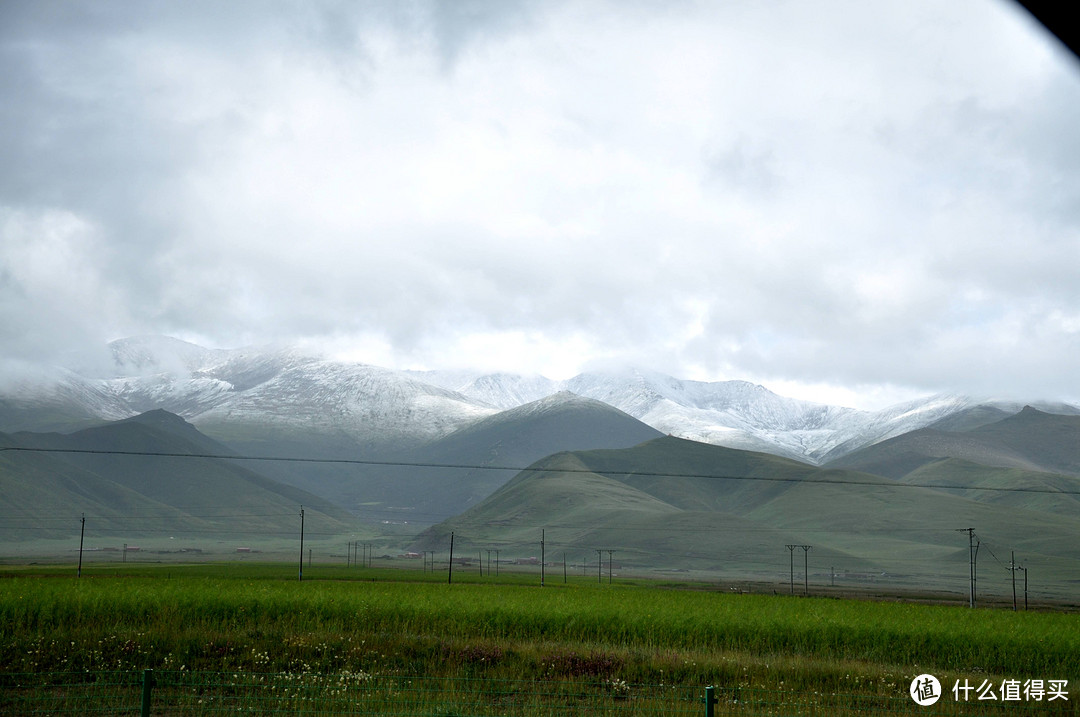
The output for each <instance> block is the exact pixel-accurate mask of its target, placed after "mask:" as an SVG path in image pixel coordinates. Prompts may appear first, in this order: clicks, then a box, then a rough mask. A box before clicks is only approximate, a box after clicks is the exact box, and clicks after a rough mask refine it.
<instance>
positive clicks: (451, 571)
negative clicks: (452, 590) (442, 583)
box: [431, 531, 454, 585]
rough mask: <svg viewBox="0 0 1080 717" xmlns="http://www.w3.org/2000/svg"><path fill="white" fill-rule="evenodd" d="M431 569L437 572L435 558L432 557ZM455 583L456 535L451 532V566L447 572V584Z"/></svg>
mask: <svg viewBox="0 0 1080 717" xmlns="http://www.w3.org/2000/svg"><path fill="white" fill-rule="evenodd" d="M431 569H432V571H433V572H434V570H435V556H432V563H431ZM453 582H454V533H453V531H451V532H450V566H449V568H448V570H447V571H446V584H447V585H450V584H452V583H453Z"/></svg>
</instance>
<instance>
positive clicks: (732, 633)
mask: <svg viewBox="0 0 1080 717" xmlns="http://www.w3.org/2000/svg"><path fill="white" fill-rule="evenodd" d="M0 630H2V632H0V680H2V682H0V684H2V685H3V691H2V692H0V711H4V712H11V711H13V709H14V708H13V707H12V705H14V704H16V703H15V702H11V701H9V702H7V703H5V702H3V700H4V699H9V700H12V699H14V697H15V696H16V695H20V696H21V697H26V696H27V695H29V694H31V693H33V691H34V690H35V689H38V690H45V689H46V687H45V686H43V685H44V682H43V680H46V678H41V679H40V680H39V681H38V683H35V682H34V680H33V679H30V678H29V677H28V676H30V675H38V676H43V675H44V676H47V675H54V676H56V677H55V679H57V680H58V679H61V677H60V676H70V675H74V674H82V675H86V674H92V675H104V674H108V673H137V672H141V671H143V670H147V669H152V670H155V671H161V672H162V673H163V674H184V673H187V674H189V675H193V674H200V673H205V674H213V675H226V676H229V679H230V680H233V681H234V683H235V684H240V683H243V684H245V685H248V686H254V687H252V689H256V690H261V691H263V692H267V691H273V690H277V689H279V687H280V689H281V690H282V691H284V690H285V689H286V685H291V686H292V687H295V688H299V686H300V685H304V684H307V685H311V684H314V683H318V682H320V681H323V682H327V683H333V684H334V685H340V686H341V687H340V689H341V690H342V691H343V693H344V692H345V691H347V690H348V688H349V686H350V685H352V686H353V692H354V693H355V692H356V689H358V688H359V687H360V686H362V685H367V684H372V685H373V684H376V683H379V681H380V680H381V681H386V680H409V679H421V678H422V679H423V680H426V681H428V682H430V681H442V682H447V681H449V682H454V681H467V682H468V684H471V685H484V686H485V687H484V688H483V689H485V690H491V689H492V686H497V685H521V684H531V685H536V684H548V685H562V684H567V683H570V684H588V685H591V686H592V687H590V689H593V690H595V691H596V692H597V693H598V694H600V695H603V696H606V697H608V698H611V697H618V696H620V695H622V694H624V693H625V694H638V693H641V694H644V693H645V692H647V691H649V690H653V691H655V690H656V689H660V688H666V689H667V690H673V691H683V692H679V694H687V695H691V697H684V699H683V703H684V704H687V705H689V704H691V703H693V701H694V700H697V699H698V697H696V696H694V695H697V696H700V694H701V690H702V689H703V688H704V687H705V686H709V685H714V686H716V687H717V689H719V690H722V691H724V694H727V695H733V694H744V695H753V694H770V695H786V696H788V697H789V698H798V700H799V702H798V704H801V705H804V706H805V705H811V706H812V705H814V704H816V703H817V702H815V700H817V701H819V702H820V703H821V704H823V705H824V704H826V703H829V704H834V705H835V704H836V703H835V699H836V696H837V695H841V696H848V697H849V698H850V700H849V701H850V703H851V704H850V705H848V709H851V710H853V713H855V712H858V711H859V710H857V709H855V708H854V707H852V706H851V705H854V704H856V703H857V702H858V700H862V699H867V698H870V699H872V698H880V699H882V700H895V701H897V702H895V704H899V705H901V706H905V707H904V709H907V707H910V708H911V709H912V710H918V709H919V708H918V707H917V706H916V705H915V704H914V703H913V702H912V701H911V699H910V698H909V697H908V688H909V685H910V683H911V681H912V679H913V678H914V677H915V676H916V675H919V674H923V673H931V674H934V675H935V676H936V677H937V678H938V679H939V680H940V681H941V684H942V685H943V686H945V690H948V688H949V686H952V685H953V684H954V683H956V682H957V681H960V682H963V681H964V680H967V681H968V683H973V684H975V685H979V684H980V683H984V682H985V681H986V680H989V681H991V682H993V683H996V684H1001V683H1002V682H1003V681H1005V680H1017V681H1026V680H1068V684H1069V686H1070V687H1072V689H1073V693H1072V694H1069V699H1068V701H1066V700H1064V699H1059V700H1056V701H1055V702H1053V703H1051V702H1040V704H1039V705H1038V706H1039V707H1040V708H1041V710H1042V711H1051V712H1062V713H1075V707H1076V704H1077V702H1078V701H1080V693H1077V692H1076V687H1077V686H1078V685H1080V660H1078V659H1077V655H1080V617H1078V616H1077V615H1075V614H1069V613H1060V612H1058V613H1049V612H1023V611H1021V612H1013V611H1011V610H1003V609H976V610H970V609H967V608H966V607H963V608H962V607H956V606H940V605H921V604H912V603H898V602H870V601H849V600H836V599H828V598H814V597H810V598H799V597H790V596H776V595H743V594H731V593H728V592H722V591H717V590H710V589H707V586H696V589H689V588H688V587H687V586H683V587H679V588H675V587H672V586H670V585H665V584H662V583H655V582H648V581H635V582H632V583H625V584H621V585H620V584H616V585H606V584H605V585H599V584H597V583H596V582H591V581H585V580H581V581H579V582H574V581H570V582H568V583H565V584H564V583H559V584H553V585H548V586H545V587H540V586H539V585H537V584H536V583H535V582H534V581H532V580H531V577H528V576H515V575H506V576H502V577H500V578H499V579H498V581H497V582H496V581H494V580H484V581H481V580H478V579H473V580H471V582H470V580H469V578H468V576H462V579H460V580H457V581H455V582H454V583H453V584H447V582H446V576H445V575H440V574H430V573H427V574H425V573H417V572H414V571H400V570H378V569H371V570H367V571H364V572H363V573H362V576H359V575H358V574H357V572H356V571H355V570H353V571H347V570H345V569H343V568H335V567H330V566H325V567H321V568H319V567H317V568H313V569H311V570H310V571H306V572H305V575H304V581H303V582H300V581H297V580H296V576H295V575H294V574H290V573H289V571H288V570H287V568H285V567H284V566H282V565H268V564H266V565H260V564H243V565H237V564H230V565H226V566H222V565H195V566H179V565H171V566H138V565H135V566H118V565H114V566H110V567H93V568H88V569H84V571H83V575H82V577H81V578H78V579H76V578H75V577H74V576H73V575H72V572H71V571H70V570H67V569H65V570H61V569H59V568H29V567H24V568H5V569H3V571H2V572H0ZM64 679H68V678H64ZM46 681H47V680H46ZM442 682H440V684H441V683H442ZM33 684H40V685H42V686H40V687H36V688H35V687H33V686H32V685H33ZM27 685H30V687H27ZM236 689H239V688H236V687H235V685H234V690H233V691H234V692H235V691H236ZM477 689H480V688H477ZM515 689H518V688H515ZM28 690H29V691H28ZM948 697H949V699H950V700H951V699H952V695H951V694H950V695H949V696H948ZM830 700H832V702H830ZM735 701H736V700H734V699H733V700H732V703H733V704H734V702H735ZM5 704H6V707H5ZM987 704H988V705H989V708H990V709H991V710H992V709H999V710H1001V713H1002V714H1011V713H1014V712H1016V711H1017V710H1018V709H1021V710H1022V709H1024V708H1025V707H1026V708H1028V709H1030V708H1031V707H1032V706H1033V705H1032V704H1031V703H1028V704H1026V705H1025V703H1024V702H1019V703H1004V702H996V703H987ZM986 706H987V705H983V704H980V705H978V707H979V708H980V710H979V713H986V712H987V711H988V710H987V709H983V708H984V707H986ZM367 709H368V710H369V711H370V710H373V709H375V708H373V707H371V706H369V707H368V708H367ZM800 710H801V711H800ZM800 710H797V711H794V712H784V711H781V712H780V713H785V714H795V713H799V714H809V713H811V711H812V709H811V708H809V707H808V708H805V709H802V708H800ZM14 711H17V710H14ZM841 711H842V710H841ZM890 711H892V710H890ZM769 712H770V710H762V711H758V712H745V713H747V714H750V713H755V714H757V713H760V714H766V713H769ZM428 713H429V712H422V711H417V712H409V714H428ZM464 713H465V714H487V712H480V711H473V712H464ZM502 713H507V712H505V711H503V712H492V714H502ZM522 713H523V714H529V713H533V714H540V713H542V712H541V711H539V710H536V711H532V712H529V711H525V712H522ZM543 713H547V712H543ZM638 713H641V714H645V713H647V712H646V711H645V710H644V709H642V710H639V711H638ZM688 713H691V714H698V713H700V714H704V708H701V709H698V707H696V706H695V707H693V710H692V711H689V712H688ZM720 713H721V714H723V713H724V712H723V711H721V712H720ZM739 713H743V712H739ZM927 713H930V712H922V714H927ZM430 714H446V712H437V711H435V712H430Z"/></svg>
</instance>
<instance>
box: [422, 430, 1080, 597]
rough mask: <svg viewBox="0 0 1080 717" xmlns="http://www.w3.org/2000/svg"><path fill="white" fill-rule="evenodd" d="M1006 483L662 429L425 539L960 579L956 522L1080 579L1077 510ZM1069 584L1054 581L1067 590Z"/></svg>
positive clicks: (557, 468) (645, 560) (647, 562)
mask: <svg viewBox="0 0 1080 717" xmlns="http://www.w3.org/2000/svg"><path fill="white" fill-rule="evenodd" d="M978 487H980V486H978V485H975V486H972V487H970V488H969V489H968V492H969V493H971V492H974V490H975V488H978ZM981 487H988V486H981ZM1008 495H1010V494H1005V496H1006V497H1005V498H1002V499H1001V500H997V499H995V500H991V501H982V500H971V499H970V498H969V497H967V496H966V495H954V494H951V493H949V492H947V491H941V490H934V489H930V488H925V487H915V486H912V485H906V484H903V483H898V482H896V481H894V480H891V479H888V478H884V477H880V476H873V475H869V474H865V473H859V472H855V471H849V470H836V469H832V470H830V469H819V468H815V467H814V466H811V465H808V464H805V463H799V462H797V461H790V460H787V459H784V458H780V457H776V456H771V455H767V454H761V453H752V452H746V451H739V450H736V449H728V448H723V447H718V446H711V445H704V444H698V443H694V442H691V441H685V440H682V439H676V438H671V437H665V438H660V439H656V440H653V441H650V442H647V443H645V444H641V445H638V446H635V447H633V448H628V449H621V450H603V451H578V452H570V453H562V454H558V455H555V456H551V457H548V458H546V459H543V460H541V461H538V462H537V463H535V464H533V465H532V466H530V468H529V469H527V470H525V471H522V472H521V473H520V474H519V475H517V476H515V478H514V479H513V480H511V481H509V482H508V483H506V484H505V485H504V486H503V487H502V488H500V489H499V490H497V491H496V492H495V493H493V494H492V495H491V496H490V497H489V498H488V499H487V500H485V501H483V502H482V503H480V504H479V505H477V506H475V507H473V508H471V509H470V510H468V511H466V512H465V513H463V514H461V515H460V516H457V517H455V518H453V519H450V520H448V521H445V522H444V523H442V524H439V525H437V526H433V527H432V528H431V529H430V530H428V531H426V532H425V533H424V534H423V535H422V536H421V537H420V538H419V539H418V541H417V543H416V546H415V547H416V549H425V550H426V549H431V550H440V549H441V550H445V547H446V545H447V543H448V541H449V535H450V533H451V532H453V533H454V534H455V540H456V545H459V546H461V548H460V549H461V550H463V551H470V550H471V551H475V550H480V549H484V548H491V547H496V546H499V547H500V549H502V550H504V551H505V552H506V553H507V554H508V555H514V554H519V555H520V554H526V555H529V554H536V552H537V545H538V542H537V541H538V539H539V535H540V534H541V532H543V533H544V534H545V535H546V540H547V541H548V543H547V547H548V549H550V550H553V551H558V552H560V553H568V554H571V555H576V556H578V557H577V559H578V560H580V561H586V560H587V559H588V556H589V554H590V552H592V553H595V552H596V551H598V550H600V549H612V550H615V551H617V552H618V554H619V555H620V556H621V560H622V561H623V562H624V564H632V565H635V566H636V567H637V569H639V570H647V569H652V570H657V569H661V568H664V567H666V568H667V569H671V568H672V567H681V568H682V569H702V570H709V571H719V572H721V574H724V575H728V576H732V577H735V576H738V577H749V576H757V577H761V578H764V579H770V580H783V579H785V578H786V577H787V573H788V567H789V566H788V559H789V558H790V559H791V561H792V563H793V561H794V560H795V553H794V552H790V550H791V549H795V548H797V547H798V546H800V545H808V546H812V548H811V549H812V555H808V556H806V559H809V560H812V561H814V562H815V564H816V565H818V566H821V565H822V564H824V565H827V566H830V568H831V569H838V570H839V571H840V572H842V573H844V572H845V571H846V573H850V574H852V575H854V574H858V575H861V576H863V577H862V578H861V579H864V580H869V579H871V578H870V577H869V576H877V577H876V578H874V579H876V580H884V581H893V582H898V583H903V584H905V585H908V586H910V587H918V586H920V585H921V586H924V587H925V586H927V585H935V586H939V587H943V588H946V589H955V590H957V591H960V590H963V589H964V588H965V587H966V585H965V578H966V577H967V541H966V536H961V535H959V534H958V532H957V530H958V529H959V528H963V527H967V526H975V527H976V529H977V531H978V536H979V539H980V541H981V543H982V544H983V545H984V547H985V548H986V552H984V553H983V555H984V560H985V559H987V556H994V555H997V556H1000V555H1002V554H1007V550H1009V549H1015V550H1017V551H1018V552H1019V553H1020V554H1021V556H1022V557H1023V558H1024V560H1026V561H1030V562H1031V563H1033V564H1037V565H1040V566H1043V567H1045V568H1046V569H1049V568H1050V566H1053V567H1054V569H1060V570H1062V571H1063V572H1062V575H1063V576H1064V575H1068V576H1071V578H1074V577H1077V575H1078V570H1077V568H1076V561H1077V559H1078V558H1080V547H1078V546H1077V545H1076V541H1075V535H1076V534H1077V533H1076V531H1077V530H1080V519H1078V518H1077V516H1076V513H1075V512H1071V513H1070V512H1067V511H1063V512H1060V513H1057V514H1055V513H1047V512H1044V511H1043V510H1041V509H1040V506H1039V505H1038V503H1037V502H1029V503H1028V504H1027V505H1025V502H1027V501H1028V499H1029V497H1030V496H1027V495H1023V494H1020V495H1021V496H1022V499H1021V500H1019V501H1016V500H1009V499H1008V497H1007V496H1008ZM799 556H800V558H801V557H802V554H801V552H799ZM800 562H801V561H800ZM997 567H1000V564H999V565H998V566H997ZM820 569H821V568H820V567H819V568H818V570H819V571H820ZM994 569H995V568H994V566H993V565H992V564H991V566H990V567H989V568H984V570H986V571H987V572H986V573H985V574H984V578H983V579H984V580H986V581H987V582H991V583H992V582H993V581H994V580H1001V581H1003V580H1004V578H1005V577H1006V576H1005V574H1004V571H999V572H996V573H995V572H993V571H994ZM1010 577H1011V576H1010ZM1071 578H1070V579H1071ZM819 580H820V578H819ZM1059 583H1060V584H1059V585H1057V587H1055V588H1054V589H1055V590H1058V589H1060V590H1067V589H1068V588H1067V584H1066V583H1065V582H1064V581H1061V580H1059Z"/></svg>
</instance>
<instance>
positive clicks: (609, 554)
mask: <svg viewBox="0 0 1080 717" xmlns="http://www.w3.org/2000/svg"><path fill="white" fill-rule="evenodd" d="M614 554H615V551H614V550H609V551H607V583H608V585H611V563H612V562H613V561H614V559H613V558H612V556H613V555H614Z"/></svg>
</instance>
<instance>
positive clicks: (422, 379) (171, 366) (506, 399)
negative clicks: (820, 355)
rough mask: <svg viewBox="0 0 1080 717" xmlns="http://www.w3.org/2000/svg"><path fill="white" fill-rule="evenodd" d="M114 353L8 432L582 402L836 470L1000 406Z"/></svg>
mask: <svg viewBox="0 0 1080 717" xmlns="http://www.w3.org/2000/svg"><path fill="white" fill-rule="evenodd" d="M109 348H110V350H111V355H112V362H111V365H109V366H107V367H104V368H98V369H96V370H93V371H92V370H89V369H86V368H83V369H80V372H76V371H73V370H69V369H61V368H57V369H35V371H33V372H31V373H29V374H27V375H26V376H24V377H23V379H22V380H21V381H15V382H12V381H10V379H9V380H8V381H7V383H6V384H5V385H4V386H3V387H0V430H3V431H12V430H56V429H62V428H63V427H64V426H65V425H68V426H77V425H85V424H86V422H87V421H89V420H92V419H95V418H96V419H106V420H116V419H120V418H126V417H128V416H132V415H135V414H138V413H141V412H144V411H148V410H152V409H165V410H167V411H170V412H172V413H176V414H178V415H180V416H182V417H184V418H185V419H187V420H188V421H190V422H191V423H193V424H194V425H196V426H198V427H199V428H200V429H201V430H203V431H205V432H207V433H208V434H209V435H211V436H214V437H215V438H218V439H220V440H240V441H249V442H251V441H256V442H257V441H262V442H263V443H267V442H271V441H278V440H282V439H283V437H285V438H287V437H288V436H289V435H291V433H290V432H298V433H302V434H304V435H306V436H310V435H319V436H322V437H333V440H335V441H340V442H343V443H345V444H350V445H363V446H371V445H391V444H397V445H402V444H408V445H416V444H418V443H423V442H428V441H432V440H436V439H439V438H441V437H443V436H446V435H448V434H450V433H451V432H453V431H455V430H458V429H460V428H463V427H465V426H468V425H471V424H473V423H475V422H476V421H478V420H480V419H483V418H485V417H487V416H491V415H494V414H496V413H499V412H500V411H505V410H509V409H512V408H515V407H518V406H522V405H525V404H528V403H530V402H533V401H536V400H539V399H542V398H544V397H546V396H550V395H552V394H555V393H557V392H559V391H569V392H572V393H574V394H577V395H579V396H583V397H585V398H590V399H595V400H598V401H602V402H604V403H606V404H608V405H610V406H613V407H615V408H617V409H619V410H621V411H623V412H625V413H627V414H629V415H630V416H633V417H634V418H637V419H638V420H640V421H642V422H643V423H646V424H647V425H649V426H651V427H653V428H655V429H657V430H659V431H661V432H664V433H669V434H671V435H674V436H678V437H681V438H689V439H691V440H696V441H701V442H705V443H714V444H717V445H724V446H729V447H732V448H742V449H747V450H757V451H764V452H769V453H775V454H779V455H784V456H789V457H793V458H796V459H799V460H804V461H809V462H812V463H823V462H826V461H827V460H831V459H833V458H836V457H839V456H840V455H843V454H845V453H847V452H850V451H852V450H856V449H858V448H861V447H863V446H866V445H870V444H872V443H876V442H878V441H881V440H884V439H886V438H891V437H893V436H897V435H900V434H902V433H906V432H908V431H912V430H915V429H918V428H923V427H925V426H928V425H930V424H932V423H934V422H935V421H938V420H940V419H943V418H946V417H949V416H953V415H956V414H958V413H960V412H962V411H965V410H966V409H969V408H972V407H974V406H976V405H980V404H986V402H985V401H979V400H976V399H973V398H968V397H962V396H946V395H943V396H934V397H930V398H927V399H922V400H917V401H912V402H908V403H904V404H899V405H896V406H892V407H890V408H887V409H884V410H881V411H860V410H855V409H851V408H840V407H836V406H827V405H822V404H818V403H812V402H808V401H801V400H796V399H790V398H785V397H783V396H779V395H777V394H775V393H773V392H771V391H769V390H768V389H766V388H764V387H762V386H758V385H755V384H752V383H747V382H745V381H720V382H700V381H684V380H680V379H677V378H673V377H671V376H667V375H664V374H660V373H655V372H650V371H643V370H638V369H625V370H621V371H607V372H592V373H584V374H581V375H578V376H575V377H574V378H571V379H569V380H566V381H552V380H549V379H546V378H544V377H540V376H519V375H514V374H505V373H496V374H482V373H469V372H463V371H457V372H439V371H426V372H406V371H394V370H390V369H385V368H379V367H376V366H369V365H365V364H358V363H347V362H340V361H331V360H327V359H325V358H322V357H319V356H316V355H312V354H310V353H307V352H304V351H300V350H297V349H294V348H288V347H285V348H282V347H268V348H248V349H237V350H214V349H205V348H202V347H199V346H196V345H194V344H190V343H187V342H184V341H179V340H176V339H171V338H167V337H159V336H157V337H138V338H130V339H122V340H120V341H115V342H113V343H111V344H110V345H109ZM1002 405H1003V406H1004V405H1005V404H1002ZM1015 410H1019V406H1017V407H1016V408H1015ZM1062 410H1066V411H1076V410H1077V409H1075V408H1073V407H1068V406H1066V407H1062ZM1014 412H1015V411H1014Z"/></svg>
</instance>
